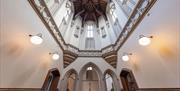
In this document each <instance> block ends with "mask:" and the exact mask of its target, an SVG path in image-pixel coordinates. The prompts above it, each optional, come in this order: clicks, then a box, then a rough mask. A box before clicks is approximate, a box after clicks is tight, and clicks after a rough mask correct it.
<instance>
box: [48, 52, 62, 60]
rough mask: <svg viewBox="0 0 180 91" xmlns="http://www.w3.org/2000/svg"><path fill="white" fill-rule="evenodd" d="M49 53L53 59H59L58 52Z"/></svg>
mask: <svg viewBox="0 0 180 91" xmlns="http://www.w3.org/2000/svg"><path fill="white" fill-rule="evenodd" d="M49 55H51V56H52V59H53V60H58V59H59V57H60V56H59V53H58V52H54V53H49Z"/></svg>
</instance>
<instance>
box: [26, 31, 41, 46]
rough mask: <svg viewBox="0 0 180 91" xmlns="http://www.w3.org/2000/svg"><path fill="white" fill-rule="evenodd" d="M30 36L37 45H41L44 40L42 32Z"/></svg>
mask: <svg viewBox="0 0 180 91" xmlns="http://www.w3.org/2000/svg"><path fill="white" fill-rule="evenodd" d="M29 36H30V37H31V38H30V41H31V43H33V44H35V45H39V44H41V43H42V42H43V39H42V34H41V33H39V34H37V35H29Z"/></svg>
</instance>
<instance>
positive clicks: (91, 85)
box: [79, 63, 102, 91]
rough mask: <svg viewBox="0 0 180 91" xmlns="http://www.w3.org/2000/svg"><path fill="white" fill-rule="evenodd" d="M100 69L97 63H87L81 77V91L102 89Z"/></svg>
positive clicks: (80, 74) (98, 90)
mask: <svg viewBox="0 0 180 91" xmlns="http://www.w3.org/2000/svg"><path fill="white" fill-rule="evenodd" d="M100 75H102V73H101V72H100V69H99V68H97V67H96V65H94V64H92V63H88V64H86V65H85V66H84V67H82V69H81V71H80V73H79V78H80V82H81V83H80V90H79V91H102V90H100V85H102V84H100V82H101V81H102V79H100V78H99V77H100Z"/></svg>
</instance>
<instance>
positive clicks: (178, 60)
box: [117, 0, 180, 88]
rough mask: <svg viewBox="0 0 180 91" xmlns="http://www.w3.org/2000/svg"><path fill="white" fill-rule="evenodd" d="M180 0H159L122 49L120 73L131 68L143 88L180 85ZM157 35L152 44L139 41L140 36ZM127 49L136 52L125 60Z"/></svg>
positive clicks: (120, 51) (118, 70) (119, 59)
mask: <svg viewBox="0 0 180 91" xmlns="http://www.w3.org/2000/svg"><path fill="white" fill-rule="evenodd" d="M179 9H180V1H179V0H172V1H171V0H158V1H157V3H156V4H155V6H154V7H153V8H152V9H151V10H150V12H149V13H150V16H146V17H145V18H144V20H143V21H142V22H141V23H140V25H139V26H138V27H137V29H136V30H135V32H133V34H132V36H131V37H130V38H129V39H128V40H127V41H126V43H125V44H124V45H123V46H122V48H121V49H120V50H119V52H118V68H119V69H117V72H118V74H119V73H120V71H121V68H124V67H125V68H130V69H132V70H133V73H134V74H135V78H136V80H137V83H138V85H139V87H140V88H179V87H180V40H179V39H180V11H179ZM141 34H143V35H146V36H151V35H152V36H153V39H152V43H151V44H150V45H149V46H146V47H143V46H140V45H139V44H138V39H139V35H141ZM123 52H129V53H132V56H130V60H129V61H128V62H123V61H122V60H121V56H122V55H123Z"/></svg>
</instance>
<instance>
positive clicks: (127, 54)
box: [122, 53, 132, 61]
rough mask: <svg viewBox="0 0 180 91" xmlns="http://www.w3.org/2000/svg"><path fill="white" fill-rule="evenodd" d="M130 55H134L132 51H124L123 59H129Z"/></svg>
mask: <svg viewBox="0 0 180 91" xmlns="http://www.w3.org/2000/svg"><path fill="white" fill-rule="evenodd" d="M129 55H132V53H124V54H123V56H122V60H123V61H129V59H130V58H129Z"/></svg>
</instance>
